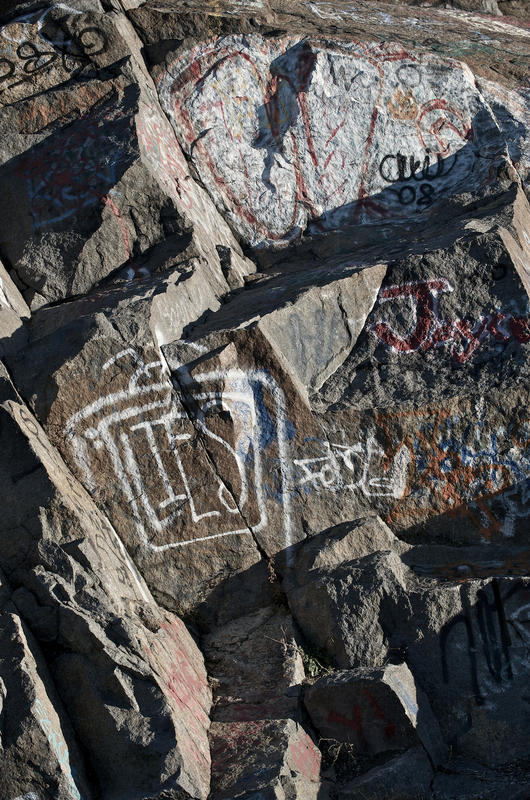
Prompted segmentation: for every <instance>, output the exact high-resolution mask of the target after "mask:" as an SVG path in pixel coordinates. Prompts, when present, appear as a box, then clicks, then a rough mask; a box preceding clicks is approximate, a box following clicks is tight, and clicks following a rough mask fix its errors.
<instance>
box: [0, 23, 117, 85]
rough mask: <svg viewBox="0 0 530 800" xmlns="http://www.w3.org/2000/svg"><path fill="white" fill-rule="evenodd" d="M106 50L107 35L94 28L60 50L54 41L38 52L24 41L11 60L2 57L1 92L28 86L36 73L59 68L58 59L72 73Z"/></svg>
mask: <svg viewBox="0 0 530 800" xmlns="http://www.w3.org/2000/svg"><path fill="white" fill-rule="evenodd" d="M107 48H108V41H107V37H106V35H105V33H104V32H103V31H102V30H100V29H99V28H97V27H95V26H88V27H86V28H83V29H82V30H80V31H79V33H78V34H75V35H72V38H71V39H69V40H65V41H64V42H63V43H62V46H60V47H59V46H58V44H57V43H56V42H53V43H50V46H49V47H47V48H44V49H39V48H38V47H37V45H36V44H34V43H33V42H30V41H22V42H20V44H18V46H17V48H16V50H15V54H14V55H13V56H11V58H6V57H2V58H0V89H2V90H5V89H12V88H14V87H15V86H18V85H19V84H21V83H25V82H26V81H29V80H31V77H32V76H33V75H35V74H36V73H38V72H42V71H43V70H46V69H49V68H50V67H51V66H52V65H53V64H56V65H57V62H59V60H60V61H61V64H62V67H63V69H64V70H65V71H66V72H67V73H72V72H74V70H75V69H77V68H80V67H81V66H83V65H84V64H87V63H89V62H90V57H92V56H96V55H99V54H100V53H104V52H105V51H106V50H107ZM16 73H17V74H16ZM13 77H14V78H15V80H14V81H13V82H12V83H9V84H7V85H2V84H4V83H5V81H8V80H9V79H10V78H13Z"/></svg>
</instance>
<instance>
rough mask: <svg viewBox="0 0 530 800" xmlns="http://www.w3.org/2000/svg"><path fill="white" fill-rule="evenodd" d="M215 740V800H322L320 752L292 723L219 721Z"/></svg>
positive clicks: (212, 735) (215, 725) (213, 732)
mask: <svg viewBox="0 0 530 800" xmlns="http://www.w3.org/2000/svg"><path fill="white" fill-rule="evenodd" d="M210 738H211V747H212V793H211V797H212V798H215V800H225V798H226V800H228V798H232V797H248V798H255V799H256V800H257V798H258V797H263V798H266V800H269V799H270V800H273V799H274V800H288V798H294V797H296V798H300V800H316V798H317V796H318V790H319V774H320V752H319V750H318V748H317V747H316V746H315V744H314V742H313V741H312V739H311V737H310V736H308V734H307V733H306V732H305V731H304V729H303V728H302V727H301V726H300V725H298V724H297V723H295V722H293V721H292V720H290V719H287V720H259V721H253V722H214V723H212V727H211V731H210Z"/></svg>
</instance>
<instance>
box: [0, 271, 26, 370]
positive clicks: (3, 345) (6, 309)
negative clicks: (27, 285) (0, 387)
mask: <svg viewBox="0 0 530 800" xmlns="http://www.w3.org/2000/svg"><path fill="white" fill-rule="evenodd" d="M29 316H30V310H29V308H28V306H27V305H26V302H25V300H24V298H23V297H22V295H21V294H20V292H19V290H18V289H17V287H16V286H15V284H14V283H13V281H12V280H11V278H10V276H9V275H8V273H7V271H6V269H5V268H4V266H3V264H2V262H1V261H0V356H2V357H3V356H4V355H5V353H6V352H7V351H8V350H11V349H15V348H20V347H22V346H23V345H24V344H25V343H26V340H27V335H26V332H25V331H24V330H23V328H22V324H23V320H24V319H25V318H27V317H29Z"/></svg>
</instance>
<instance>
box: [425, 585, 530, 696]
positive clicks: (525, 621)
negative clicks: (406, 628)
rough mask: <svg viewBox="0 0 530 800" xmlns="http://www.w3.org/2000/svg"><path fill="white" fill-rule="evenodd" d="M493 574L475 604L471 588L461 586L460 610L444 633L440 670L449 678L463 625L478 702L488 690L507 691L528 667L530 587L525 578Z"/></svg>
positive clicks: (470, 670)
mask: <svg viewBox="0 0 530 800" xmlns="http://www.w3.org/2000/svg"><path fill="white" fill-rule="evenodd" d="M503 586H505V582H503V583H502V584H501V582H500V581H499V580H498V579H497V578H494V579H493V580H492V581H491V583H490V584H489V585H487V586H485V587H483V588H482V589H479V590H478V592H477V596H476V602H475V604H474V605H471V602H470V598H469V596H468V592H467V588H466V587H465V586H462V587H461V590H460V593H461V601H462V612H461V613H460V614H459V615H458V616H456V617H454V619H452V620H451V621H450V622H448V623H447V624H446V625H445V626H444V628H443V629H442V631H441V634H440V647H441V656H442V673H443V679H444V681H445V683H451V682H452V680H453V679H454V675H453V672H452V670H451V668H450V664H451V658H450V654H451V650H452V648H453V647H458V636H457V633H456V632H457V631H458V629H459V626H461V629H462V630H463V632H464V634H465V639H466V641H467V651H468V656H469V680H470V682H471V686H472V689H473V695H474V700H475V703H476V705H484V703H485V702H486V700H487V695H488V694H490V693H496V692H499V691H503V689H504V688H505V687H506V685H509V684H510V683H511V682H512V681H513V680H514V678H517V677H519V676H520V675H521V674H524V673H525V672H526V671H527V669H528V645H529V644H530V588H529V587H528V585H527V584H526V583H523V582H522V581H521V580H517V581H514V582H513V584H511V585H510V586H509V588H507V589H506V588H505V589H504V591H503V590H502V588H503Z"/></svg>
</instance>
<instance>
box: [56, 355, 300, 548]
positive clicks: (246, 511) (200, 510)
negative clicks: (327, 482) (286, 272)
mask: <svg viewBox="0 0 530 800" xmlns="http://www.w3.org/2000/svg"><path fill="white" fill-rule="evenodd" d="M123 359H132V360H133V362H135V370H134V372H133V375H132V377H131V379H130V381H129V384H128V387H127V388H126V389H122V390H121V391H118V392H114V393H111V394H108V395H106V396H104V397H101V398H99V399H98V400H96V401H95V402H93V403H91V404H89V405H88V406H86V407H85V408H83V409H82V410H80V411H78V412H77V413H75V414H74V415H72V416H71V417H70V419H69V420H68V422H67V424H66V436H67V439H68V440H69V442H70V445H71V448H72V451H73V455H74V459H75V461H76V463H77V465H78V467H79V468H80V470H82V472H83V475H84V483H85V485H86V486H87V488H88V489H89V490H90V491H92V492H94V491H96V490H97V489H98V487H99V486H100V484H99V483H98V481H99V480H100V479H101V476H100V475H99V474H97V473H95V470H94V468H93V465H92V456H93V454H94V452H97V451H104V452H105V453H106V456H107V458H108V464H109V465H110V467H111V469H112V472H113V473H114V475H115V477H116V479H117V481H118V483H119V486H120V488H121V491H122V493H123V495H124V497H125V498H126V500H127V502H128V505H129V508H130V511H131V514H132V516H133V518H134V520H135V523H136V527H137V530H138V533H139V536H140V539H141V541H142V542H143V544H144V545H145V546H146V547H148V548H149V549H151V550H154V551H157V552H161V551H164V550H168V549H170V548H174V547H181V546H183V545H188V544H191V543H193V542H198V541H205V540H206V539H215V538H219V537H222V536H232V535H238V534H248V533H249V527H250V528H252V530H253V531H254V532H257V531H260V530H263V529H264V528H265V527H266V526H267V524H268V514H267V506H266V501H265V496H264V489H263V464H262V452H261V436H262V430H261V428H262V420H261V412H260V408H259V407H258V403H257V401H256V389H258V390H259V391H260V392H261V393H265V392H266V393H268V395H269V397H270V404H271V405H272V407H273V408H274V414H275V419H274V428H275V435H276V440H277V447H278V453H279V461H280V466H279V472H280V481H281V487H282V488H281V491H282V495H283V515H284V521H285V538H286V546H288V545H289V544H290V514H289V492H288V487H287V482H288V468H287V437H286V412H285V399H284V395H283V392H282V391H281V389H280V388H279V386H278V385H277V384H276V383H275V381H274V380H273V379H272V378H271V377H270V376H269V375H267V373H266V372H264V371H261V370H240V369H233V370H228V371H226V372H209V373H205V374H202V375H198V376H194V378H193V381H194V383H195V389H194V391H193V397H192V400H193V404H194V406H195V407H196V411H195V412H194V418H193V424H194V426H195V428H196V429H197V430H198V431H199V432H200V433H201V434H203V435H204V436H205V437H207V438H206V441H209V442H210V443H215V445H214V446H217V448H218V451H219V448H220V451H219V452H220V453H221V454H222V457H223V459H227V458H228V463H229V465H230V466H231V468H232V469H233V471H234V473H235V475H236V477H237V478H238V485H237V487H235V486H234V485H231V486H230V489H229V488H228V486H227V484H226V482H225V480H223V478H222V477H215V473H214V472H213V471H211V470H209V471H208V472H209V474H208V479H209V480H216V481H217V488H216V489H214V490H213V491H209V493H208V496H206V495H201V496H200V497H198V495H197V491H198V490H197V481H196V480H195V488H194V487H193V486H192V481H191V480H190V467H189V465H188V464H187V462H186V457H185V455H184V452H183V451H184V450H185V448H186V447H188V448H189V447H191V444H192V439H193V438H194V433H193V428H192V427H191V425H190V417H189V412H188V411H187V410H186V408H184V406H183V405H182V402H181V400H180V399H179V398H178V396H177V395H176V394H175V392H174V391H173V387H172V385H171V382H170V380H169V378H168V377H167V376H166V375H164V365H162V363H161V362H160V361H159V360H156V361H152V362H149V363H144V362H143V361H142V360H141V359H140V358H139V356H138V355H137V354H136V353H135V351H133V350H131V349H128V350H124V351H122V352H120V353H118V354H117V355H116V356H114V357H113V358H111V359H109V361H107V362H106V363H105V364H104V365H103V370H104V371H106V370H108V369H109V368H110V367H111V366H112V365H113V364H116V363H117V362H118V361H121V360H123ZM212 383H213V384H214V385H217V386H222V387H223V388H221V389H208V390H205V391H204V392H201V391H197V388H196V387H197V385H199V386H200V385H204V386H205V389H206V384H212ZM219 413H223V414H225V415H228V417H229V419H230V425H231V430H232V432H233V433H232V435H233V444H230V443H229V442H228V441H226V440H225V439H223V438H222V437H221V436H220V435H218V434H217V433H215V432H214V431H213V430H211V429H210V428H209V426H208V418H209V415H211V414H213V415H218V414H219ZM195 459H196V457H195ZM188 460H189V456H188ZM147 461H148V465H147V466H146V462H147ZM190 463H191V462H190ZM197 463H198V462H197V461H196V460H195V466H196V464H197ZM234 468H235V469H234ZM205 477H206V476H205ZM103 480H105V478H104V477H103ZM233 483H234V481H232V484H233ZM200 488H201V491H203V492H204V491H205V487H204V482H203V483H202V484H201V486H200ZM162 491H163V498H162V499H161V494H160V493H161V492H162ZM155 495H156V497H155ZM184 510H186V512H187V514H189V522H190V526H188V528H191V530H193V525H195V524H202V525H204V523H205V522H206V521H207V522H208V527H209V528H210V527H211V528H212V529H213V530H212V532H211V533H209V534H208V535H206V536H199V535H197V536H195V537H193V536H191V537H190V538H186V540H184V541H182V540H178V541H177V540H175V541H169V542H168V541H164V543H163V544H156V543H155V542H154V541H153V539H154V538H155V537H156V536H157V535H161V534H164V536H165V538H166V539H167V538H168V537H169V538H171V533H172V530H173V526H174V523H176V522H177V521H178V520H179V518H180V517H181V516H182V514H183V513H184ZM242 518H243V520H244V522H243V524H242ZM231 519H232V520H234V521H235V522H236V525H235V526H234V524H233V522H232V523H231V521H230V520H231ZM237 523H239V524H237ZM187 535H189V530H188V531H187Z"/></svg>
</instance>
